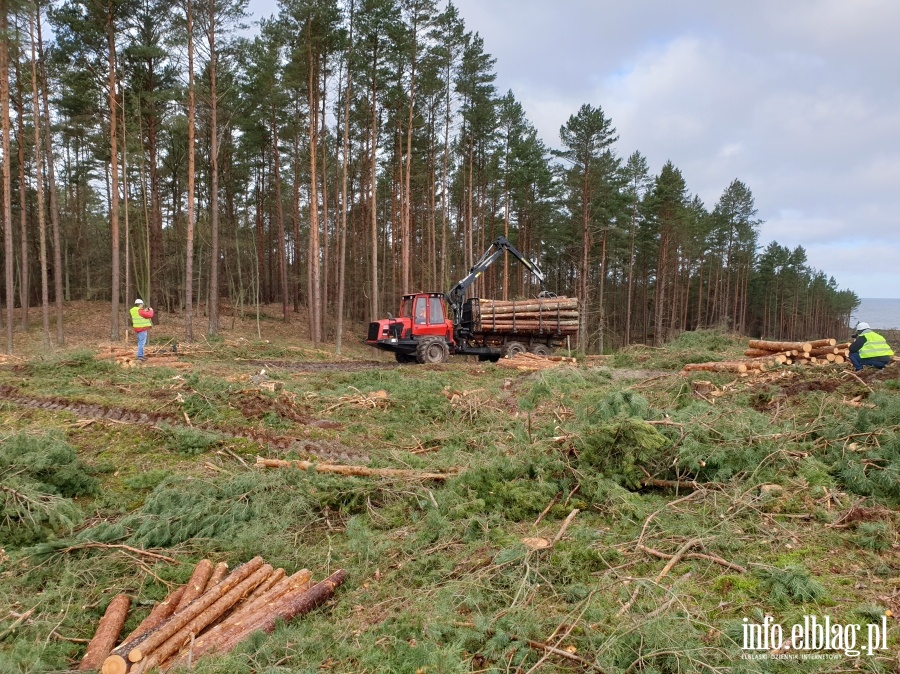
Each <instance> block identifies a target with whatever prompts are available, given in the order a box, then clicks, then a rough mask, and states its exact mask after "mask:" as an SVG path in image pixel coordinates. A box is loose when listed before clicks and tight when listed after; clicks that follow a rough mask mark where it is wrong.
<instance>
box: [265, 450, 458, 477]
mask: <svg viewBox="0 0 900 674" xmlns="http://www.w3.org/2000/svg"><path fill="white" fill-rule="evenodd" d="M256 465H257V466H263V467H265V468H299V469H300V470H309V471H315V472H319V473H334V474H336V475H352V476H354V477H393V478H398V479H401V480H446V479H449V478H451V477H454V476H456V475H458V474H459V472H460V471H459V469H458V468H453V469H451V470H452V471H453V472H448V473H425V472H422V471H419V470H406V469H400V468H367V467H365V466H344V465H338V464H332V463H313V462H312V461H285V460H283V459H264V458H263V457H261V456H257V457H256Z"/></svg>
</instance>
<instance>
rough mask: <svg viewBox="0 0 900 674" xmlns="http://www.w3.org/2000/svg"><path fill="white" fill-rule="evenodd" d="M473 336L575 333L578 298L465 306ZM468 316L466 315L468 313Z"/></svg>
mask: <svg viewBox="0 0 900 674" xmlns="http://www.w3.org/2000/svg"><path fill="white" fill-rule="evenodd" d="M466 305H467V306H466V309H469V311H470V312H471V316H465V318H464V321H468V320H471V324H470V325H471V327H470V329H471V331H472V332H473V333H498V334H504V333H517V332H523V333H533V334H539V335H560V336H566V335H574V334H576V333H577V332H578V322H579V319H578V299H577V298H575V297H553V298H540V299H529V300H508V301H507V300H486V299H480V298H473V299H471V300H469V301H468V302H467V303H466ZM467 313H468V312H467Z"/></svg>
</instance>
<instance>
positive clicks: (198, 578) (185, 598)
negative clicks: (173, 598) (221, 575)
mask: <svg viewBox="0 0 900 674" xmlns="http://www.w3.org/2000/svg"><path fill="white" fill-rule="evenodd" d="M212 572H213V564H212V562H211V561H209V560H208V559H201V560H200V561H199V562H197V566H195V567H194V572H193V573H192V574H191V578H190V580H188V582H187V585H185V586H184V588H185V589H184V594H183V595H181V599H180V600H179V601H178V606H176V607H175V610H176V611H180V610H181V609H183V608H184V607H185V606H187V605H188V604H190V603H191V602H192V601H194V600H195V599H196V598H197V597H199V596H200V595H201V594H203V591H204V590H205V589H206V584H207V583H208V582H209V577H210V576H211V575H212Z"/></svg>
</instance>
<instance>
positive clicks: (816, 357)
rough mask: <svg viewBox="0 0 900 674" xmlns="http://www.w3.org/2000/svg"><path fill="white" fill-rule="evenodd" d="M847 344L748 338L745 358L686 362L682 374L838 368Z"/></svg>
mask: <svg viewBox="0 0 900 674" xmlns="http://www.w3.org/2000/svg"><path fill="white" fill-rule="evenodd" d="M849 346H850V344H849V343H844V344H838V343H837V340H835V339H831V338H827V339H813V340H810V341H808V342H771V341H766V340H762V339H751V340H750V341H749V342H748V344H747V347H748V348H747V350H746V351H744V356H745V357H744V358H742V359H736V360H728V361H720V362H711V363H689V364H688V365H685V366H684V371H685V372H696V371H701V372H738V373H741V374H744V373H748V374H752V373H754V372H764V371H765V370H766V369H767V368H770V367H775V366H777V365H840V364H842V363H844V362H846V361H847V359H848V357H849V351H848V347H849Z"/></svg>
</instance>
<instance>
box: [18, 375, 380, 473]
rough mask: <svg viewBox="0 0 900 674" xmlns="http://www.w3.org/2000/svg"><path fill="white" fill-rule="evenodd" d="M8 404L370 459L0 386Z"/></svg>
mask: <svg viewBox="0 0 900 674" xmlns="http://www.w3.org/2000/svg"><path fill="white" fill-rule="evenodd" d="M2 402H6V403H10V404H12V405H16V406H18V407H25V408H28V409H39V410H47V411H51V412H68V413H70V414H73V415H75V416H76V417H78V418H79V419H98V420H104V421H108V422H110V423H123V424H135V425H140V426H149V427H158V426H159V424H167V425H169V426H179V427H182V428H194V429H200V430H204V431H207V432H210V433H216V434H217V435H220V436H222V439H223V440H227V439H230V438H231V439H236V438H241V439H244V440H249V441H251V442H255V443H258V444H260V445H263V446H266V447H268V448H270V449H273V450H275V451H277V452H278V453H284V452H287V451H295V452H299V453H301V454H309V455H311V456H314V457H317V458H320V459H326V460H329V461H344V462H352V463H367V462H368V461H369V457H368V455H367V454H365V453H364V452H361V451H359V450H356V449H353V448H351V447H347V446H346V445H343V444H341V443H339V442H330V441H322V440H318V441H309V440H306V439H304V438H297V437H291V436H286V435H276V434H274V433H267V432H265V431H255V430H248V429H243V428H241V429H235V428H229V427H226V426H220V425H217V424H190V425H189V424H188V423H186V420H185V418H184V417H178V416H176V415H173V414H161V413H155V412H143V411H138V410H130V409H127V408H125V407H107V406H105V405H95V404H91V403H83V402H77V401H72V400H67V399H65V398H40V397H36V396H25V395H21V394H20V393H19V392H18V391H17V390H16V389H15V388H14V387H12V386H0V403H2ZM325 423H331V422H318V421H315V420H314V421H311V422H309V424H308V425H311V426H319V427H322V426H324V424H325Z"/></svg>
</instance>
